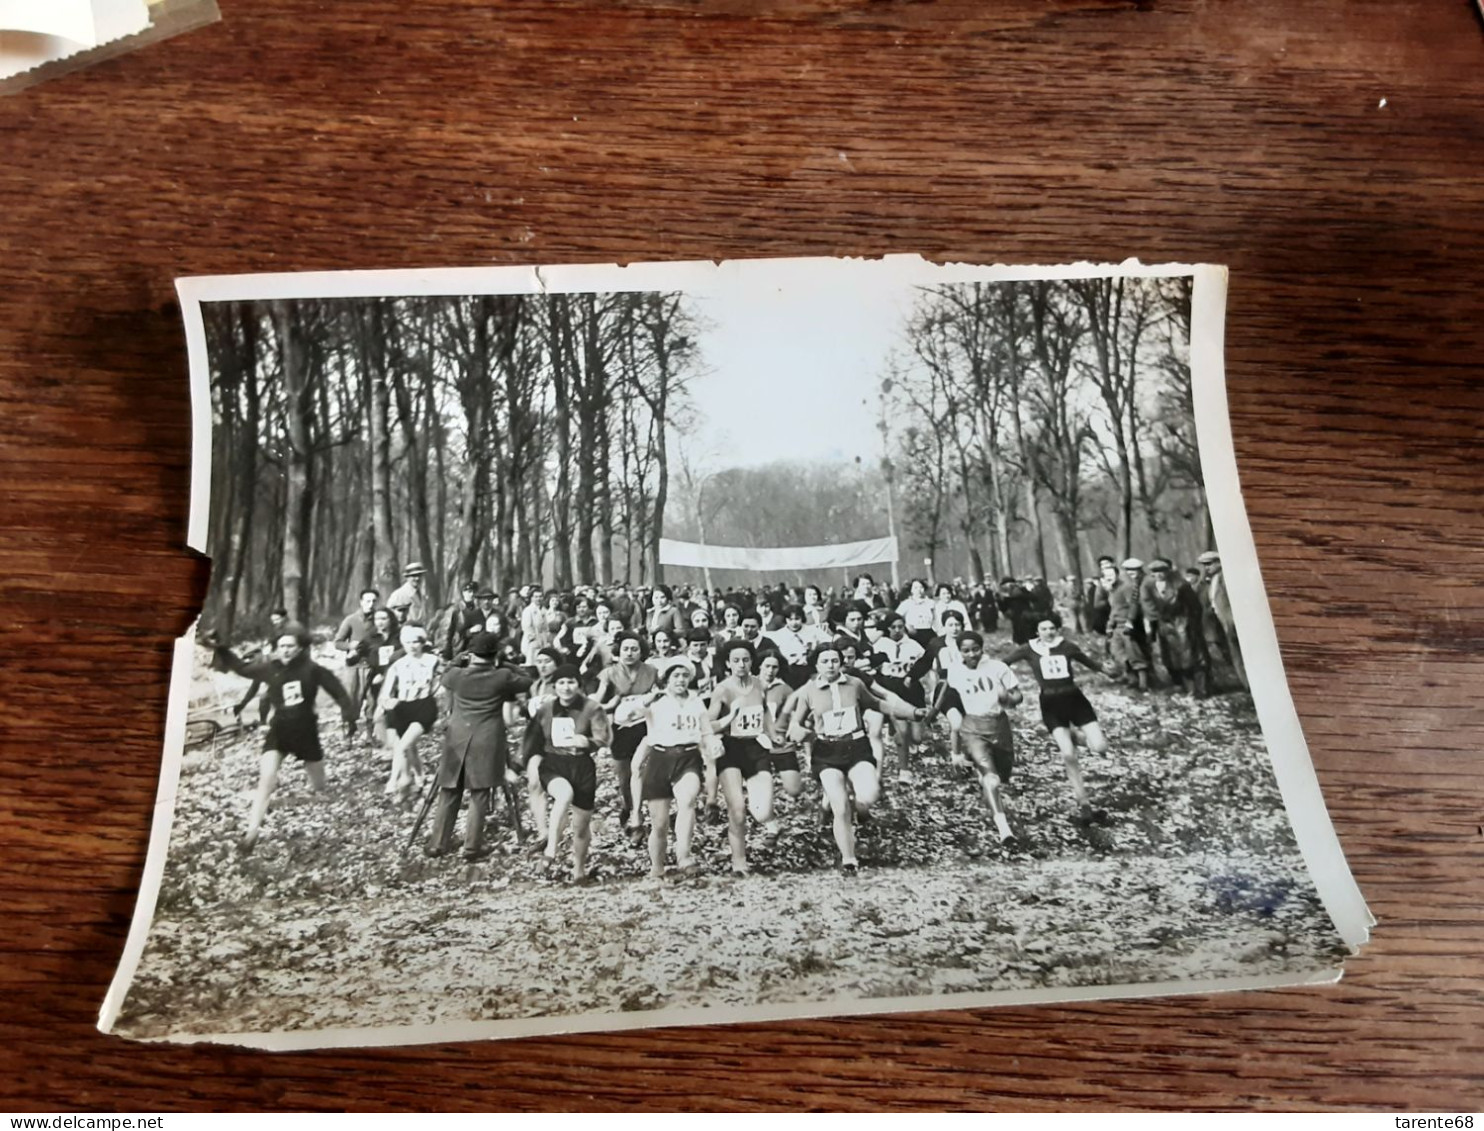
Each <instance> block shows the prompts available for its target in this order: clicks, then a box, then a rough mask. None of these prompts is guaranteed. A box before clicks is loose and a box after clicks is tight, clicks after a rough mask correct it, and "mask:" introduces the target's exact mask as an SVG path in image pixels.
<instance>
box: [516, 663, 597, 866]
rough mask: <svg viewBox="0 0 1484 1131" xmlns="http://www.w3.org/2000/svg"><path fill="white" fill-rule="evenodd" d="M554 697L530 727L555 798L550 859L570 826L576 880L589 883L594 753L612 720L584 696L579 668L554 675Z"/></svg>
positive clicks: (541, 773)
mask: <svg viewBox="0 0 1484 1131" xmlns="http://www.w3.org/2000/svg"><path fill="white" fill-rule="evenodd" d="M552 684H553V686H554V687H555V689H556V695H555V696H554V697H553V698H552V699H549V700H547V702H545V703H544V704H542V706H541V708H540V709H539V710H538V711H537V712H536V716H535V718H533V719H532V720H531V725H532V726H533V727H535V728H537V730H538V731H539V732H540V739H539V741H540V743H541V763H540V766H539V767H538V768H537V771H536V772H537V775H538V777H539V780H540V782H541V788H542V789H543V790H544V791H545V794H546V796H547V797H550V798H551V819H550V821H549V822H548V825H547V827H548V833H547V841H546V858H547V859H548V860H551V861H555V860H556V858H557V849H558V847H559V846H560V844H561V838H562V831H563V827H564V826H565V825H566V823H567V819H568V817H569V816H570V817H571V821H572V880H573V882H574V883H582V882H583V881H585V880H586V879H587V850H588V845H589V843H590V841H591V838H592V831H591V830H592V816H593V807H594V805H595V804H596V803H597V793H598V767H597V763H595V762H594V761H593V751H595V750H597V749H600V748H601V747H604V746H607V745H608V743H609V740H610V738H611V734H610V730H609V725H608V715H607V714H606V713H605V712H604V710H603V708H602V707H600V706H599V705H598V703H597V700H595V699H589V698H588V697H587V696H586V695H584V694H583V693H582V675H581V673H580V672H579V671H578V670H577V666H576V665H575V664H562V665H561V666H560V667H558V668H557V669H556V670H555V671H554V672H553V673H552Z"/></svg>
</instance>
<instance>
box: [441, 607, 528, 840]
mask: <svg viewBox="0 0 1484 1131" xmlns="http://www.w3.org/2000/svg"><path fill="white" fill-rule="evenodd" d="M499 651H500V638H499V637H498V636H496V635H495V634H494V633H492V632H477V633H475V634H474V636H473V638H472V639H471V640H470V641H469V666H468V667H453V668H449V669H448V670H447V671H445V672H444V673H443V677H442V683H443V686H444V688H445V689H447V691H448V693H449V700H448V730H447V731H446V732H445V733H444V736H443V757H442V759H441V760H440V761H439V763H438V791H439V793H438V809H437V813H436V814H435V816H434V818H433V831H432V833H431V835H430V836H429V838H428V845H427V850H426V851H427V853H428V855H429V856H442V855H443V854H444V853H446V852H447V851H448V849H449V846H450V843H451V842H452V840H453V825H454V821H455V819H456V818H457V817H458V813H459V801H460V800H461V799H462V798H463V795H464V791H465V790H468V791H469V812H468V815H467V816H466V817H465V818H464V858H465V859H466V860H475V859H478V858H479V857H481V856H483V855H485V849H484V819H485V816H486V814H488V813H489V810H490V791H491V790H493V789H495V788H497V787H499V786H500V785H502V784H503V783H504V781H505V765H506V756H507V750H506V744H505V704H507V703H510V702H513V701H514V700H515V699H516V698H517V697H518V696H520V695H523V694H524V693H526V692H527V691H529V690H530V688H531V681H530V679H529V678H528V677H526V676H524V675H521V674H520V673H519V672H517V671H515V670H513V669H512V668H509V667H505V666H502V665H500V664H499V663H497V662H496V661H497V659H498V657H499Z"/></svg>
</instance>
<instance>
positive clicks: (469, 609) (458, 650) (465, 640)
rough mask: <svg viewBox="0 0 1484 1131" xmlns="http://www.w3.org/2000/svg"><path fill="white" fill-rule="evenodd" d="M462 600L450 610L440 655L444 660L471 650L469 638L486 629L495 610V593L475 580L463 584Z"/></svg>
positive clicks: (460, 592)
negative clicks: (487, 621) (485, 624)
mask: <svg viewBox="0 0 1484 1131" xmlns="http://www.w3.org/2000/svg"><path fill="white" fill-rule="evenodd" d="M459 597H460V600H459V602H458V604H456V605H454V606H453V607H452V608H451V609H449V611H448V624H446V625H445V626H444V628H443V647H442V648H441V649H439V652H440V654H441V655H442V656H443V658H444V660H452V659H453V658H454V657H455V656H457V655H460V654H462V653H464V652H467V651H468V650H469V639H470V638H471V637H472V636H473V635H474V634H475V633H476V632H478V631H479V630H480V629H482V628H483V627H484V622H485V621H486V620H487V619H488V617H489V615H490V613H491V612H492V611H493V610H494V607H495V592H494V590H493V589H491V588H490V587H489V586H488V585H480V584H479V583H477V582H475V581H473V580H472V579H471V580H469V581H466V582H464V584H463V587H462V588H461V589H460V590H459Z"/></svg>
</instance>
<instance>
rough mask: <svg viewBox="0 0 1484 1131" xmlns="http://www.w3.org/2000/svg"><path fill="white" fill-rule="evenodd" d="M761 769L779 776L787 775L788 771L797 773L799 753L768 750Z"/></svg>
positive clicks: (795, 751)
mask: <svg viewBox="0 0 1484 1131" xmlns="http://www.w3.org/2000/svg"><path fill="white" fill-rule="evenodd" d="M763 768H764V769H767V770H772V771H773V772H774V773H779V774H782V773H787V772H788V771H790V770H792V771H793V772H794V773H798V772H799V752H798V751H797V750H769V751H767V761H766V763H765V765H764V767H763Z"/></svg>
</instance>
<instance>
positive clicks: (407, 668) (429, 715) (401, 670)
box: [376, 624, 440, 805]
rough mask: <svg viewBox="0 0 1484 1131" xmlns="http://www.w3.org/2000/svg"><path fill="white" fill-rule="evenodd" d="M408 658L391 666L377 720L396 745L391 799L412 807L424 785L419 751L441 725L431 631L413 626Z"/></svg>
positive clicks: (407, 634) (406, 638) (405, 644)
mask: <svg viewBox="0 0 1484 1131" xmlns="http://www.w3.org/2000/svg"><path fill="white" fill-rule="evenodd" d="M400 640H401V644H402V648H403V650H404V652H405V654H404V655H402V656H399V657H398V658H397V659H396V660H394V661H392V665H391V667H389V668H387V670H386V676H385V678H384V679H383V680H382V684H381V694H380V695H379V696H378V697H377V703H376V714H377V716H378V717H382V718H384V719H385V721H386V722H385V725H386V731H387V734H388V736H389V737H390V739H391V744H392V769H391V773H390V774H389V775H388V777H387V783H386V792H387V794H388V796H390V797H392V798H394V799H396V800H398V801H401V802H402V803H403V804H404V805H405V804H408V803H409V802H411V801H412V799H413V798H414V797H415V796H416V794H417V791H418V788H419V787H420V786H421V785H422V781H423V771H422V762H421V760H420V759H419V757H418V753H417V745H418V741H419V739H421V738H422V736H423V735H424V734H426V733H427V732H428V731H430V730H432V729H433V724H434V723H435V722H437V721H438V700H437V698H436V697H435V689H436V688H437V687H438V682H437V681H438V674H439V664H440V661H439V659H438V657H437V656H436V655H434V654H433V653H432V652H430V651H428V630H427V629H425V628H423V627H422V626H421V625H417V624H409V625H407V626H406V627H404V628H403V629H402V631H401V633H400Z"/></svg>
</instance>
